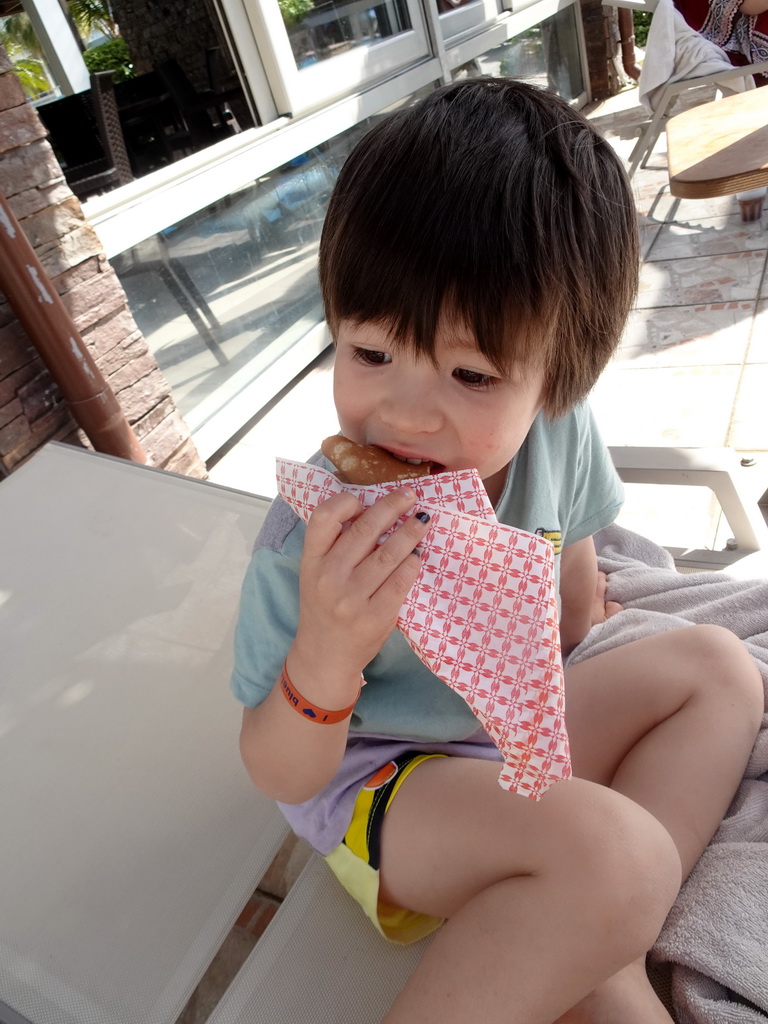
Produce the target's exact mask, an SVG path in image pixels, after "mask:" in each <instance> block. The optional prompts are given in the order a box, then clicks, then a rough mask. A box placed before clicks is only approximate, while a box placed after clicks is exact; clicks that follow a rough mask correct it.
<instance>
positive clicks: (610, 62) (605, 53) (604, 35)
mask: <svg viewBox="0 0 768 1024" xmlns="http://www.w3.org/2000/svg"><path fill="white" fill-rule="evenodd" d="M581 20H582V24H583V25H584V39H585V42H586V47H587V64H588V65H589V85H590V91H591V93H592V99H593V100H604V99H607V98H608V97H609V96H615V95H616V93H617V92H619V90H620V89H621V88H622V87H623V86H624V85H625V84H626V83H627V81H628V78H627V76H626V75H625V74H624V72H623V70H622V67H621V57H620V53H619V42H618V28H617V25H618V22H617V14H616V8H615V7H603V5H602V0H581Z"/></svg>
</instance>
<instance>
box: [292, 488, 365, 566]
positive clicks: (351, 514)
mask: <svg viewBox="0 0 768 1024" xmlns="http://www.w3.org/2000/svg"><path fill="white" fill-rule="evenodd" d="M363 511H364V510H363V506H362V505H361V504H360V502H359V501H358V500H357V498H356V497H355V496H354V495H353V494H350V493H349V491H342V492H341V493H340V494H334V495H333V497H332V498H328V499H327V501H323V502H321V503H320V504H319V505H318V506H317V508H316V509H315V510H314V512H313V513H312V515H311V516H310V517H309V523H308V524H307V534H306V537H305V540H304V554H305V556H306V557H308V558H322V557H323V555H326V554H327V553H328V551H329V550H330V549H331V548H332V547H333V545H334V544H335V543H336V541H337V539H338V537H339V535H340V534H341V532H342V530H343V528H344V524H345V523H348V522H349V521H350V520H352V519H356V518H357V517H358V516H360V515H361V514H362V513H363Z"/></svg>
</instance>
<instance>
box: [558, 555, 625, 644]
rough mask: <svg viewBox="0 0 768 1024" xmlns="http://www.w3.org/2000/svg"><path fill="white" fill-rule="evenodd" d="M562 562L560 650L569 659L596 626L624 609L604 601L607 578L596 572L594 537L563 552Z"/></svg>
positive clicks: (612, 602) (611, 602) (613, 602)
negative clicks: (571, 653)
mask: <svg viewBox="0 0 768 1024" xmlns="http://www.w3.org/2000/svg"><path fill="white" fill-rule="evenodd" d="M560 559H561V560H560V601H561V609H560V646H561V647H562V650H563V654H564V655H568V654H570V652H571V651H572V650H573V649H574V647H576V646H577V644H580V643H581V641H582V640H583V639H584V637H585V636H586V635H587V633H588V632H589V631H590V629H591V628H592V627H593V626H594V625H595V624H596V623H598V622H604V621H605V619H606V618H607V617H609V616H610V615H615V614H616V612H618V611H621V605H619V604H616V602H615V601H608V602H606V600H605V589H606V578H605V574H604V573H601V572H598V570H597V554H596V552H595V542H594V541H593V540H592V538H591V537H585V538H584V540H580V541H577V542H576V543H575V544H570V545H569V546H568V547H566V548H563V553H562V555H561V556H560Z"/></svg>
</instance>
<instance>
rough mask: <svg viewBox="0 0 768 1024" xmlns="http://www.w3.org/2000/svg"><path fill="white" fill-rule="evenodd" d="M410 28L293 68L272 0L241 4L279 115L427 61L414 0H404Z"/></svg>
mask: <svg viewBox="0 0 768 1024" xmlns="http://www.w3.org/2000/svg"><path fill="white" fill-rule="evenodd" d="M405 3H406V4H407V6H408V13H409V16H410V19H411V25H412V28H411V29H410V30H408V31H406V32H401V33H398V34H397V35H395V36H390V37H388V38H386V39H382V40H380V41H379V42H377V43H374V44H372V45H371V46H356V47H354V48H353V49H351V50H348V51H347V52H346V53H342V54H339V55H338V56H336V57H331V58H329V59H327V60H322V61H318V62H317V63H316V64H313V65H310V66H309V67H305V68H298V67H297V66H296V60H295V58H294V55H293V50H292V49H291V44H290V40H289V38H288V31H287V29H286V27H285V25H284V23H283V19H282V15H281V14H280V8H279V7H278V4H277V0H259V2H256V0H245V2H244V9H245V13H246V16H247V18H248V20H249V22H250V26H251V29H252V32H253V36H254V39H255V40H256V43H257V46H258V48H259V52H260V54H261V59H262V63H263V66H264V71H265V73H266V76H267V79H268V81H269V84H270V86H271V89H272V95H273V96H274V100H275V104H276V106H277V110H278V112H279V114H280V115H283V116H287V117H296V116H297V115H300V114H305V113H308V112H310V111H313V110H317V109H318V108H320V107H322V106H324V105H326V104H329V103H332V102H333V101H334V100H338V99H340V98H342V97H343V96H345V95H348V94H349V93H350V92H353V91H357V90H359V89H361V88H365V87H366V85H370V84H372V83H374V82H376V81H380V80H382V79H383V78H385V77H386V76H389V75H393V74H397V73H398V72H399V71H401V70H402V69H404V68H406V67H407V66H408V65H409V64H414V63H416V62H417V61H421V60H428V59H429V57H430V45H429V37H428V32H427V26H426V22H425V19H424V14H423V11H422V8H421V5H420V3H419V2H418V0H405Z"/></svg>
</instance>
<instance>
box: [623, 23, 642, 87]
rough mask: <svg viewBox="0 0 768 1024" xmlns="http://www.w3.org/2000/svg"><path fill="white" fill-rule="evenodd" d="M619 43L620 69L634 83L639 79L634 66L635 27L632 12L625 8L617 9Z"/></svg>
mask: <svg viewBox="0 0 768 1024" xmlns="http://www.w3.org/2000/svg"><path fill="white" fill-rule="evenodd" d="M619 42H620V43H621V63H622V67H623V68H624V70H625V71H626V73H627V74H628V75H629V77H630V78H632V79H633V80H634V81H635V82H636V81H637V80H638V79H639V78H640V68H639V67H638V66H637V64H636V54H635V26H634V23H633V19H632V11H631V10H629V9H628V8H626V7H620V8H619Z"/></svg>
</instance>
